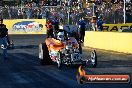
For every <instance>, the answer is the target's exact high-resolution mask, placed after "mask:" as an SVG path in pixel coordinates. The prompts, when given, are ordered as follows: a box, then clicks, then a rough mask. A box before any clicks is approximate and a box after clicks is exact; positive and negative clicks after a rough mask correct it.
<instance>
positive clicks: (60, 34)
mask: <svg viewBox="0 0 132 88" xmlns="http://www.w3.org/2000/svg"><path fill="white" fill-rule="evenodd" d="M57 39H58V40H60V41H64V32H63V31H62V32H58V33H57Z"/></svg>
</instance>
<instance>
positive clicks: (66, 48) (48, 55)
mask: <svg viewBox="0 0 132 88" xmlns="http://www.w3.org/2000/svg"><path fill="white" fill-rule="evenodd" d="M39 59H40V61H41V64H42V65H48V64H51V63H52V62H55V63H57V67H58V68H59V69H60V68H61V67H62V66H63V65H64V64H65V65H73V64H74V65H76V64H80V65H84V66H87V65H91V66H92V67H96V65H97V56H96V52H95V50H94V51H92V52H91V57H90V58H89V59H88V58H87V59H84V58H82V47H81V43H80V42H79V41H77V39H76V38H75V37H73V36H68V32H66V31H64V30H60V31H59V32H57V33H56V36H55V37H53V38H46V39H45V41H44V42H42V43H41V44H39Z"/></svg>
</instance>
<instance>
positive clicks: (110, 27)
mask: <svg viewBox="0 0 132 88" xmlns="http://www.w3.org/2000/svg"><path fill="white" fill-rule="evenodd" d="M131 28H132V23H126V24H103V31H123V30H124V29H131Z"/></svg>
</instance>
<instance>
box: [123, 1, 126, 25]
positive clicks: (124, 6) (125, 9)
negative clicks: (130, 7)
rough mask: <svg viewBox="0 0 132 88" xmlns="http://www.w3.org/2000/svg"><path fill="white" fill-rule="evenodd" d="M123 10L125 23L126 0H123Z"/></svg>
mask: <svg viewBox="0 0 132 88" xmlns="http://www.w3.org/2000/svg"><path fill="white" fill-rule="evenodd" d="M123 12H124V15H123V17H124V24H125V23H126V0H124V9H123Z"/></svg>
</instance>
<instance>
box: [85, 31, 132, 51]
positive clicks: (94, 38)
mask: <svg viewBox="0 0 132 88" xmlns="http://www.w3.org/2000/svg"><path fill="white" fill-rule="evenodd" d="M84 41H85V42H84V46H89V47H93V48H99V49H105V50H112V51H118V52H124V53H132V33H123V32H94V31H87V32H86V36H85V40H84Z"/></svg>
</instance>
